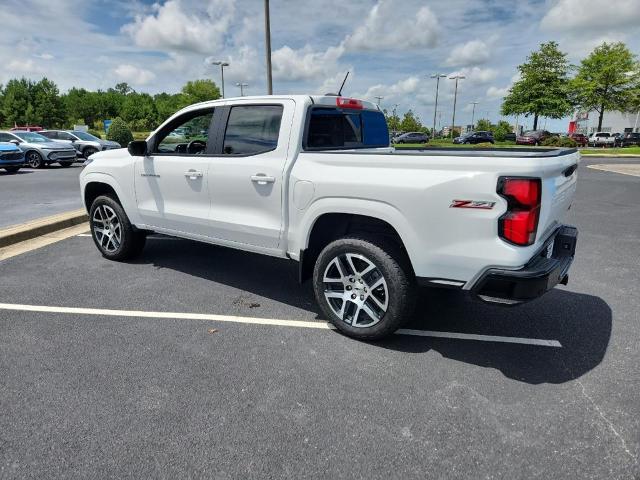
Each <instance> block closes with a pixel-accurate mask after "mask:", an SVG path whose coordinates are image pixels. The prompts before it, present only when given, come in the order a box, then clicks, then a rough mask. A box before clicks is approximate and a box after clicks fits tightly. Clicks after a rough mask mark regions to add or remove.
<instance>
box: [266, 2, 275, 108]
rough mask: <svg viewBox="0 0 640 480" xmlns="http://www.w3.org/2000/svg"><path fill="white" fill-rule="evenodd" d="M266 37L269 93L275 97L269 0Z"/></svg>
mask: <svg viewBox="0 0 640 480" xmlns="http://www.w3.org/2000/svg"><path fill="white" fill-rule="evenodd" d="M264 35H265V40H264V44H265V48H266V55H267V93H268V94H269V95H273V79H272V77H271V19H270V16H269V0H264Z"/></svg>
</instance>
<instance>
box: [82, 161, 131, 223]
mask: <svg viewBox="0 0 640 480" xmlns="http://www.w3.org/2000/svg"><path fill="white" fill-rule="evenodd" d="M90 183H103V184H106V185H109V186H110V187H111V188H112V189H113V190H114V191H115V192H116V195H117V196H118V200H120V204H121V205H122V208H124V211H125V212H126V214H127V216H128V217H129V221H130V222H131V223H132V224H134V225H136V224H139V223H141V221H140V218H139V216H138V209H137V204H136V200H135V197H134V195H133V188H129V189H125V188H123V186H122V185H121V184H120V182H118V181H117V179H116V178H115V177H113V176H112V175H110V174H108V173H103V172H86V173H85V172H83V173H82V174H81V175H80V191H81V194H82V203H83V205H84V206H85V208H86V210H87V212H88V211H89V209H90V208H91V205H87V204H86V202H85V190H86V187H87V185H89V184H90Z"/></svg>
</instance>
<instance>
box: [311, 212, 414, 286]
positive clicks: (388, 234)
mask: <svg viewBox="0 0 640 480" xmlns="http://www.w3.org/2000/svg"><path fill="white" fill-rule="evenodd" d="M353 234H369V235H376V236H382V237H385V238H386V239H387V240H391V241H393V242H394V243H396V244H397V245H398V246H399V247H400V248H401V250H402V252H403V253H404V254H405V255H407V251H406V248H405V246H404V243H403V242H402V239H401V238H400V235H399V234H398V232H397V231H396V229H395V228H393V227H392V226H391V225H390V224H389V223H387V222H385V221H384V220H380V219H379V218H374V217H368V216H366V215H354V214H350V213H325V214H324V215H321V216H320V217H318V219H317V220H316V221H315V223H314V224H313V228H312V229H311V233H310V234H309V243H308V245H307V248H306V249H305V250H303V251H301V252H300V261H299V280H300V283H302V282H304V281H305V280H307V279H308V278H311V276H312V274H313V267H314V265H315V263H316V259H317V258H318V255H320V252H321V251H322V249H323V248H324V247H326V246H327V245H328V244H329V243H331V242H333V241H334V240H337V239H339V238H343V237H345V236H348V235H353ZM407 258H408V255H407Z"/></svg>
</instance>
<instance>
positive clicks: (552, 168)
mask: <svg viewBox="0 0 640 480" xmlns="http://www.w3.org/2000/svg"><path fill="white" fill-rule="evenodd" d="M579 161H580V153H579V152H577V151H576V152H573V153H571V154H568V155H561V156H557V157H547V158H542V159H541V167H542V171H543V177H542V206H541V209H540V220H539V222H538V235H537V236H536V244H538V243H540V242H543V241H544V240H545V239H546V238H547V237H548V236H549V235H550V234H551V233H552V232H553V230H555V228H556V227H557V226H558V225H559V224H560V223H562V221H563V219H564V218H565V216H566V214H567V211H568V210H569V208H571V204H572V202H573V196H574V194H575V191H576V183H577V180H578V172H577V168H578V162H579Z"/></svg>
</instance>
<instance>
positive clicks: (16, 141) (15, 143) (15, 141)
mask: <svg viewBox="0 0 640 480" xmlns="http://www.w3.org/2000/svg"><path fill="white" fill-rule="evenodd" d="M9 143H13V144H14V145H20V140H15V139H14V140H9Z"/></svg>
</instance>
